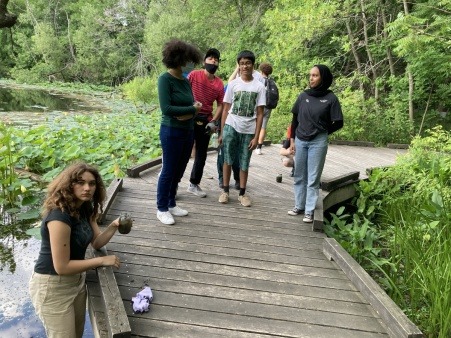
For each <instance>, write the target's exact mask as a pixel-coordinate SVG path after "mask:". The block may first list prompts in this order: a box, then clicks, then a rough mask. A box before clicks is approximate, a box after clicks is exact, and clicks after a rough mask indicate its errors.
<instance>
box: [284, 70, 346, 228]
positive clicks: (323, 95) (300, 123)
mask: <svg viewBox="0 0 451 338" xmlns="http://www.w3.org/2000/svg"><path fill="white" fill-rule="evenodd" d="M332 80H333V76H332V73H331V72H330V70H329V68H328V67H327V66H325V65H315V66H313V68H312V69H311V70H310V77H309V86H310V88H309V89H306V90H305V91H303V92H302V93H301V94H299V96H298V98H297V100H296V102H295V104H294V106H293V108H292V109H291V112H292V113H293V120H292V122H291V136H292V138H291V139H290V141H291V142H290V143H291V144H290V148H291V150H292V153H294V154H295V155H294V163H295V164H294V168H295V170H294V176H293V178H294V201H295V205H294V208H293V209H292V210H290V211H288V214H289V215H292V216H296V215H301V214H304V219H303V221H304V222H306V223H312V222H313V213H314V210H315V205H316V201H317V200H318V196H319V186H320V179H321V174H322V172H323V168H324V162H325V160H326V154H327V146H328V135H330V134H332V133H333V132H335V131H337V130H339V129H340V128H342V127H343V114H342V111H341V106H340V102H339V101H338V98H337V96H335V94H334V93H333V92H332V91H331V90H329V87H330V85H331V84H332Z"/></svg>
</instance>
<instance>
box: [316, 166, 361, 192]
mask: <svg viewBox="0 0 451 338" xmlns="http://www.w3.org/2000/svg"><path fill="white" fill-rule="evenodd" d="M359 175H360V173H359V172H358V171H353V172H350V173H346V174H344V175H340V176H337V177H333V178H328V179H322V180H321V184H320V187H321V189H322V190H325V191H332V190H334V189H337V188H339V187H340V186H342V185H343V184H349V183H350V182H351V183H355V182H358V180H359Z"/></svg>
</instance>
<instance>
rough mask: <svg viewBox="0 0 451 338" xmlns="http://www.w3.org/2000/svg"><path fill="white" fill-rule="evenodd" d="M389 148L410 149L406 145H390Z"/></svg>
mask: <svg viewBox="0 0 451 338" xmlns="http://www.w3.org/2000/svg"><path fill="white" fill-rule="evenodd" d="M387 148H390V149H409V144H404V143H388V144H387Z"/></svg>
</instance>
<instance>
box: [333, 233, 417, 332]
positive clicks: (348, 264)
mask: <svg viewBox="0 0 451 338" xmlns="http://www.w3.org/2000/svg"><path fill="white" fill-rule="evenodd" d="M324 253H325V254H326V256H328V257H329V259H333V260H334V261H335V262H336V263H337V264H338V265H339V266H340V268H341V269H342V270H343V271H344V272H345V273H346V275H347V276H348V277H349V278H350V279H351V281H352V282H353V283H354V285H355V286H356V287H357V288H358V289H359V290H360V292H362V294H363V296H364V297H365V298H366V299H367V300H368V301H369V302H370V304H371V305H372V306H373V308H374V309H375V310H376V311H377V313H378V314H379V315H380V316H381V318H382V319H383V320H384V322H385V324H386V325H387V326H388V327H389V328H390V330H391V333H392V335H393V337H406V338H420V337H424V335H423V333H422V332H421V331H420V330H419V329H418V328H417V327H416V326H415V325H414V324H413V323H412V322H411V321H410V319H408V318H407V316H406V315H405V314H404V313H403V312H402V311H401V309H400V308H399V307H398V306H397V305H396V304H395V303H394V302H393V300H392V299H391V298H390V297H388V296H387V294H386V293H385V292H384V291H383V290H382V288H381V287H380V286H379V285H378V284H377V283H376V282H375V281H374V280H373V279H372V278H371V276H370V275H368V273H367V272H366V271H365V270H364V269H363V268H362V267H361V266H360V265H359V264H358V263H357V262H356V261H355V260H354V259H353V258H352V257H351V255H349V254H348V253H347V252H346V251H345V250H344V249H343V248H342V247H341V245H340V244H339V243H338V242H337V241H336V240H335V239H333V238H327V239H325V241H324Z"/></svg>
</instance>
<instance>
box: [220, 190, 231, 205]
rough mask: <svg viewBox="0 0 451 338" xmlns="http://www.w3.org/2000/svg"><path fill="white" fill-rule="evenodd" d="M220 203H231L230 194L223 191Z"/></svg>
mask: <svg viewBox="0 0 451 338" xmlns="http://www.w3.org/2000/svg"><path fill="white" fill-rule="evenodd" d="M218 201H219V203H229V193H228V192H225V191H223V192H222V193H221V195H219V200H218Z"/></svg>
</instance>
